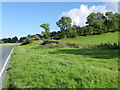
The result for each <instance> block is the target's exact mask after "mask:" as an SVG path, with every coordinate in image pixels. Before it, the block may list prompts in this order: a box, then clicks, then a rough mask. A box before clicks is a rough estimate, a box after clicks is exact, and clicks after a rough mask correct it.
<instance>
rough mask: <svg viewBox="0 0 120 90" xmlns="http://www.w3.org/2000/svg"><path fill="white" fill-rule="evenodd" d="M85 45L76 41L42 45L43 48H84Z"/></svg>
mask: <svg viewBox="0 0 120 90" xmlns="http://www.w3.org/2000/svg"><path fill="white" fill-rule="evenodd" d="M82 47H83V46H81V45H79V44H75V43H58V44H55V43H50V44H46V45H44V46H41V48H82Z"/></svg>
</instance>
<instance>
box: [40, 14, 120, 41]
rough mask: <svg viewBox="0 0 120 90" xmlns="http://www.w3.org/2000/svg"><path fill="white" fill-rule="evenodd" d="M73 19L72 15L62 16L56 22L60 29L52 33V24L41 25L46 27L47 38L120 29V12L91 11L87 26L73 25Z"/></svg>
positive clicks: (69, 36)
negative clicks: (103, 12)
mask: <svg viewBox="0 0 120 90" xmlns="http://www.w3.org/2000/svg"><path fill="white" fill-rule="evenodd" d="M71 23H72V19H71V18H70V17H61V19H60V20H59V21H58V22H56V25H57V26H58V27H59V28H60V31H57V32H52V33H50V30H49V29H50V28H49V26H50V24H47V23H46V24H45V23H44V24H42V25H40V27H43V28H44V29H45V32H44V33H45V35H46V36H45V38H53V39H61V38H74V37H76V36H86V35H98V34H102V33H107V32H115V31H119V30H120V14H118V13H115V14H113V13H112V12H106V13H105V15H104V14H102V13H100V12H98V13H91V14H90V15H89V16H88V17H87V22H86V26H83V27H80V26H79V25H78V26H77V25H71Z"/></svg>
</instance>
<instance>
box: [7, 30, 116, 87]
mask: <svg viewBox="0 0 120 90" xmlns="http://www.w3.org/2000/svg"><path fill="white" fill-rule="evenodd" d="M68 42H69V43H77V44H80V45H89V44H98V45H99V44H100V43H108V42H109V43H111V44H114V43H118V32H115V33H106V34H102V35H96V36H87V37H82V36H80V37H77V38H74V39H63V40H61V41H60V43H68ZM5 85H6V87H7V88H8V87H9V88H118V50H117V49H100V48H43V46H41V45H39V44H33V45H25V46H19V47H16V48H15V49H14V52H13V54H12V59H11V63H10V65H9V68H8V72H7V77H6V82H5Z"/></svg>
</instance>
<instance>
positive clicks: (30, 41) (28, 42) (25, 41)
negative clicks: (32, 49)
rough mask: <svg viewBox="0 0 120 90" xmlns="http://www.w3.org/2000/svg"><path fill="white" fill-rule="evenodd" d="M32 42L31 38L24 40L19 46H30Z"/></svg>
mask: <svg viewBox="0 0 120 90" xmlns="http://www.w3.org/2000/svg"><path fill="white" fill-rule="evenodd" d="M32 42H33V40H32V39H31V38H26V39H25V40H24V42H23V43H22V44H21V45H26V44H31V43H32Z"/></svg>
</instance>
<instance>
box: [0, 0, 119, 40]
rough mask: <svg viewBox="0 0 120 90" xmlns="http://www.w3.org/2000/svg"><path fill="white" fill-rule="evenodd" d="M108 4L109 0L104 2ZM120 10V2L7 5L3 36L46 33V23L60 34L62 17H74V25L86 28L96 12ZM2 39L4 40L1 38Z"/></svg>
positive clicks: (14, 3)
mask: <svg viewBox="0 0 120 90" xmlns="http://www.w3.org/2000/svg"><path fill="white" fill-rule="evenodd" d="M104 1H105V0H104ZM107 11H112V12H113V13H115V12H117V11H118V3H117V2H3V3H2V33H0V34H1V36H2V37H13V36H18V37H21V36H26V35H28V34H36V33H40V32H41V31H44V29H42V28H40V24H42V23H50V30H51V31H58V30H59V28H58V27H57V26H56V22H57V21H58V20H59V19H60V17H61V16H69V17H71V18H72V24H75V25H80V26H84V25H85V22H86V17H87V16H88V15H89V14H90V13H92V12H101V13H103V14H104V13H105V12H107ZM0 38H1V37H0Z"/></svg>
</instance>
